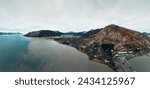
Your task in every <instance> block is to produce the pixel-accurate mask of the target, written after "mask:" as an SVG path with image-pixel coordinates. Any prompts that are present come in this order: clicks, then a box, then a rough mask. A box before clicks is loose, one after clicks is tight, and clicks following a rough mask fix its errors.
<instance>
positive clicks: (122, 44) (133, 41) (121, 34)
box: [86, 24, 150, 51]
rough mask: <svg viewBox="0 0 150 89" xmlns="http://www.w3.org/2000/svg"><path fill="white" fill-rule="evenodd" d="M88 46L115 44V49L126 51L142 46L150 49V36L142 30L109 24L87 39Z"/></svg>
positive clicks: (141, 47) (144, 48)
mask: <svg viewBox="0 0 150 89" xmlns="http://www.w3.org/2000/svg"><path fill="white" fill-rule="evenodd" d="M86 44H87V46H90V45H92V44H99V45H101V44H114V50H115V51H124V50H130V49H136V48H140V49H142V50H146V49H150V37H148V36H146V35H143V34H142V33H140V32H137V31H134V30H130V29H127V28H124V27H121V26H117V25H114V24H112V25H108V26H106V27H104V28H102V30H101V31H100V32H98V33H96V34H94V35H93V36H92V37H91V38H89V39H88V41H87V43H86Z"/></svg>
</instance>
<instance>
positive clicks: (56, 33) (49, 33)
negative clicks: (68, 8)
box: [24, 29, 100, 37]
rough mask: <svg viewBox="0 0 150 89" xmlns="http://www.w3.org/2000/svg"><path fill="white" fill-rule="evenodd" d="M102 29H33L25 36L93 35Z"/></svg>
mask: <svg viewBox="0 0 150 89" xmlns="http://www.w3.org/2000/svg"><path fill="white" fill-rule="evenodd" d="M99 31H100V29H92V30H90V31H88V32H86V31H82V32H60V31H52V30H39V31H32V32H29V33H27V34H25V35H24V36H27V37H48V36H61V35H72V36H85V37H88V36H91V35H93V34H96V33H97V32H99Z"/></svg>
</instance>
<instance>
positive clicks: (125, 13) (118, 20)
mask: <svg viewBox="0 0 150 89" xmlns="http://www.w3.org/2000/svg"><path fill="white" fill-rule="evenodd" d="M109 24H116V25H119V26H123V27H126V28H130V29H133V30H137V31H140V32H150V29H149V28H150V0H0V31H16V32H23V33H24V32H30V31H36V30H40V29H49V30H57V31H63V32H68V31H76V32H79V31H88V30H90V29H96V28H103V27H105V26H107V25H109Z"/></svg>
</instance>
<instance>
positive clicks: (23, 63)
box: [0, 35, 112, 72]
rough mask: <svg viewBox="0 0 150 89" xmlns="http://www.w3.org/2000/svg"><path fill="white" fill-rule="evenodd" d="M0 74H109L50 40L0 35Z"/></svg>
mask: <svg viewBox="0 0 150 89" xmlns="http://www.w3.org/2000/svg"><path fill="white" fill-rule="evenodd" d="M0 71H7V72H10V71H28V72H30V71H31V72H36V71H37V72H42V71H46V72H49V71H50V72H53V71H56V72H60V71H63V72H67V71H68V72H69V71H70V72H80V71H82V72H87V71H112V70H111V69H110V68H108V67H107V66H105V65H103V64H98V63H94V62H90V61H89V60H88V57H87V56H86V55H85V54H83V53H81V52H79V51H77V50H76V49H75V48H72V47H69V46H66V45H62V44H59V43H57V42H55V41H53V40H50V39H44V38H27V37H24V36H22V35H0Z"/></svg>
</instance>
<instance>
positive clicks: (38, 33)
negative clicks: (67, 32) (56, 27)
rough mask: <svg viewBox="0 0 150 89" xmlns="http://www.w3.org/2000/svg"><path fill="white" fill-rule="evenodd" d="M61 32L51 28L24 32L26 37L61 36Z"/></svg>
mask: <svg viewBox="0 0 150 89" xmlns="http://www.w3.org/2000/svg"><path fill="white" fill-rule="evenodd" d="M62 34H63V33H61V32H59V31H51V30H40V31H33V32H29V33H27V34H25V36H27V37H48V36H61V35H62Z"/></svg>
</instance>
